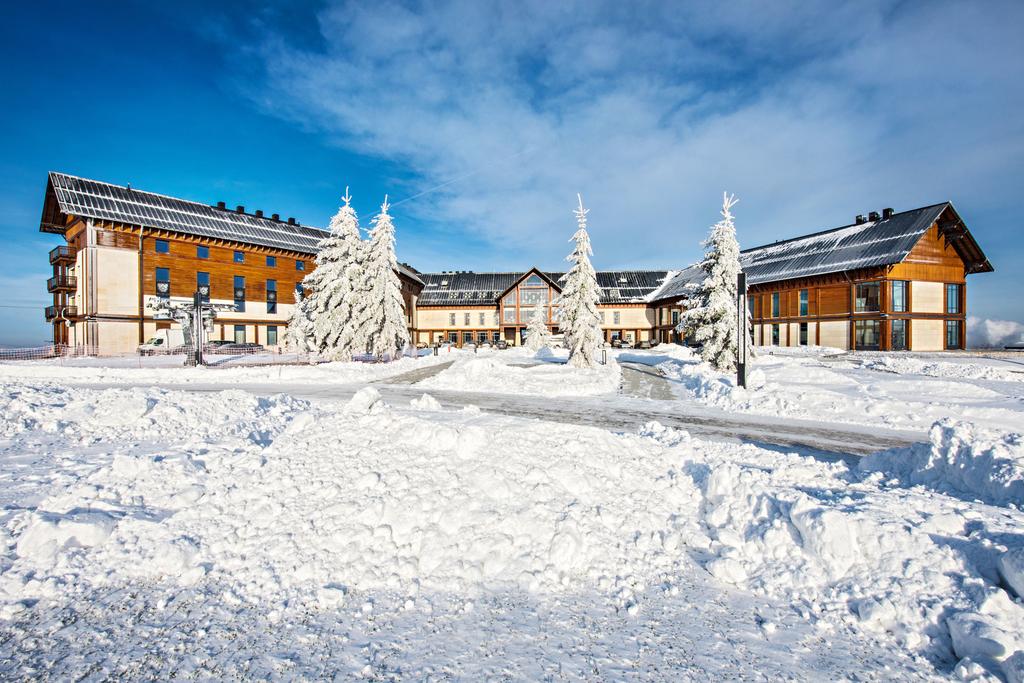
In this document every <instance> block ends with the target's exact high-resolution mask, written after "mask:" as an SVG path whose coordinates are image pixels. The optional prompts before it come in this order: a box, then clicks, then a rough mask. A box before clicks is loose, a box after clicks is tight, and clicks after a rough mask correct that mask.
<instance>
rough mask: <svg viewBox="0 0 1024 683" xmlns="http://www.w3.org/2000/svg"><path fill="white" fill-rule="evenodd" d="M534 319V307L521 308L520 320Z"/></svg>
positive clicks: (524, 321)
mask: <svg viewBox="0 0 1024 683" xmlns="http://www.w3.org/2000/svg"><path fill="white" fill-rule="evenodd" d="M531 320H533V309H532V308H520V309H519V322H521V323H528V322H530V321H531Z"/></svg>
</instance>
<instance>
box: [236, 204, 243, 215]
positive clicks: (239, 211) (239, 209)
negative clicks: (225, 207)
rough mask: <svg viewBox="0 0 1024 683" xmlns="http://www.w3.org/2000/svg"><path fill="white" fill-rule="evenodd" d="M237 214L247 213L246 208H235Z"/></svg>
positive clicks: (240, 206) (239, 206)
mask: <svg viewBox="0 0 1024 683" xmlns="http://www.w3.org/2000/svg"><path fill="white" fill-rule="evenodd" d="M235 213H245V207H244V206H242V205H241V204H239V205H238V206H236V207H235Z"/></svg>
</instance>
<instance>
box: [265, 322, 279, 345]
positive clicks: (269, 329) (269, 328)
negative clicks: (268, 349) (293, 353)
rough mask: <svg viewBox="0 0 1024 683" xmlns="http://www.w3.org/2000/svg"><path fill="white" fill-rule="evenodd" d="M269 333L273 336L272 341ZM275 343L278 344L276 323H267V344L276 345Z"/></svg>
mask: <svg viewBox="0 0 1024 683" xmlns="http://www.w3.org/2000/svg"><path fill="white" fill-rule="evenodd" d="M271 335H273V337H274V340H273V341H271V340H270V337H271ZM277 345H278V336H277V325H267V346H277Z"/></svg>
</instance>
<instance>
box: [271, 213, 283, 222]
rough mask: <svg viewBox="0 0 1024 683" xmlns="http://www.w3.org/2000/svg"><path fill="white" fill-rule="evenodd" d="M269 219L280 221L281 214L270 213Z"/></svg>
mask: <svg viewBox="0 0 1024 683" xmlns="http://www.w3.org/2000/svg"><path fill="white" fill-rule="evenodd" d="M270 220H272V221H276V222H280V221H281V214H279V213H275V214H271V216H270Z"/></svg>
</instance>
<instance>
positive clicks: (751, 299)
mask: <svg viewBox="0 0 1024 683" xmlns="http://www.w3.org/2000/svg"><path fill="white" fill-rule="evenodd" d="M754 301H756V299H754V297H752V296H748V297H747V312H748V313H749V314H750V317H751V318H753V317H754Z"/></svg>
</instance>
